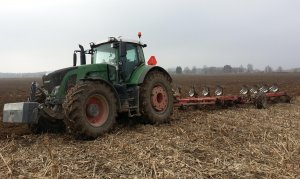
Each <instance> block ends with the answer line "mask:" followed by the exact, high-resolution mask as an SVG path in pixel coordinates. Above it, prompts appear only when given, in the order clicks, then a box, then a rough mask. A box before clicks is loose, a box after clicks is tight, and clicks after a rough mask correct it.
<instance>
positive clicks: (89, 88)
mask: <svg viewBox="0 0 300 179" xmlns="http://www.w3.org/2000/svg"><path fill="white" fill-rule="evenodd" d="M63 108H64V112H65V123H66V125H67V127H68V128H69V129H70V130H71V132H72V133H73V134H75V135H79V136H84V137H88V138H89V137H92V138H95V137H98V136H99V135H101V134H103V133H105V132H107V131H109V130H110V129H111V128H112V127H113V125H114V124H115V119H116V116H117V100H116V97H115V95H114V92H113V91H112V89H111V87H109V86H108V85H106V84H105V83H102V82H92V81H86V82H83V83H81V84H77V85H76V86H75V87H74V88H72V89H71V90H69V92H68V94H67V95H66V99H65V102H64V104H63Z"/></svg>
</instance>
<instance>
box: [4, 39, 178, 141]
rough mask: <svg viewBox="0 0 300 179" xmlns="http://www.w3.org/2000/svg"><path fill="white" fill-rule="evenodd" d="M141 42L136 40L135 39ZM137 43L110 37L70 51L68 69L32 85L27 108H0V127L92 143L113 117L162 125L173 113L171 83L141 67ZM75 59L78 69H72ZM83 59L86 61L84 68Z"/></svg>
mask: <svg viewBox="0 0 300 179" xmlns="http://www.w3.org/2000/svg"><path fill="white" fill-rule="evenodd" d="M139 37H140V34H139ZM146 46H147V45H146V44H143V43H141V42H140V41H134V40H125V39H122V38H114V37H110V38H108V40H106V41H104V42H101V43H90V49H89V50H84V48H83V46H81V45H79V48H80V50H75V51H74V54H73V67H69V68H65V69H60V70H57V71H54V72H52V73H49V74H46V75H44V76H43V78H42V79H43V84H42V86H41V87H39V85H38V84H37V83H36V82H33V83H32V86H31V94H30V97H29V101H28V102H22V103H9V104H5V106H4V110H3V111H4V114H3V121H4V122H10V123H28V124H29V126H30V129H31V130H32V131H33V132H59V131H64V130H65V129H66V128H68V129H69V130H70V131H71V132H72V133H73V134H75V135H82V136H86V137H97V136H99V135H101V134H103V133H105V132H107V131H109V130H110V129H112V127H113V126H114V124H115V122H116V117H117V116H118V114H120V113H122V114H126V115H128V117H134V116H140V117H141V118H145V119H147V120H149V121H150V122H152V123H162V122H166V121H167V120H168V119H169V117H170V115H171V114H172V112H173V94H172V89H171V82H172V78H171V76H170V75H169V74H168V72H167V71H166V70H164V69H163V68H162V67H159V66H155V64H156V63H155V62H156V60H155V57H151V58H150V65H149V61H148V65H146V63H145V57H144V53H143V48H145V47H146ZM77 53H78V54H80V66H76V65H77ZM86 55H90V56H91V61H90V64H86Z"/></svg>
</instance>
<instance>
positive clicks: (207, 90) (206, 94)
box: [202, 86, 210, 96]
mask: <svg viewBox="0 0 300 179" xmlns="http://www.w3.org/2000/svg"><path fill="white" fill-rule="evenodd" d="M202 95H203V96H210V89H209V87H207V86H205V87H203V90H202Z"/></svg>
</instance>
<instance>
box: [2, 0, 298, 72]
mask: <svg viewBox="0 0 300 179" xmlns="http://www.w3.org/2000/svg"><path fill="white" fill-rule="evenodd" d="M299 9H300V1H298V0H205V1H204V0H194V1H193V0H185V1H174V0H151V1H150V0H148V1H146V0H145V1H143V0H126V1H125V0H101V1H99V0H98V1H97V0H26V1H24V0H9V1H4V0H3V1H0V24H1V26H0V52H1V53H0V54H1V56H0V62H1V65H0V72H38V71H52V70H55V69H59V68H64V67H68V66H71V65H72V54H73V51H74V49H78V44H82V45H84V46H85V47H88V46H89V45H88V44H89V42H95V41H96V42H97V41H101V40H104V39H106V38H107V37H108V36H122V37H124V38H125V37H126V38H132V39H137V32H138V31H141V32H142V33H143V36H142V41H143V42H144V43H146V44H148V47H147V48H145V49H144V51H145V56H146V59H148V58H149V56H151V55H155V56H156V58H157V61H158V65H160V66H163V67H165V68H169V67H176V66H177V65H181V66H183V67H185V66H189V67H192V66H197V67H203V66H204V65H207V66H224V65H226V64H229V65H232V66H240V65H243V66H246V65H247V64H248V63H251V64H253V65H254V68H260V69H263V68H264V67H265V66H266V65H271V66H272V67H273V68H275V69H276V68H277V67H278V66H282V67H283V68H293V67H300V50H299V48H300V10H299Z"/></svg>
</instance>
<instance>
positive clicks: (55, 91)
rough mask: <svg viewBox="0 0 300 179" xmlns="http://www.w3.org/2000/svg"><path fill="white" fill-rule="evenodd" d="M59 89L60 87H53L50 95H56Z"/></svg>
mask: <svg viewBox="0 0 300 179" xmlns="http://www.w3.org/2000/svg"><path fill="white" fill-rule="evenodd" d="M59 87H60V86H55V87H54V88H53V90H52V92H51V94H52V95H56V94H57V93H58V91H59Z"/></svg>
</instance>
